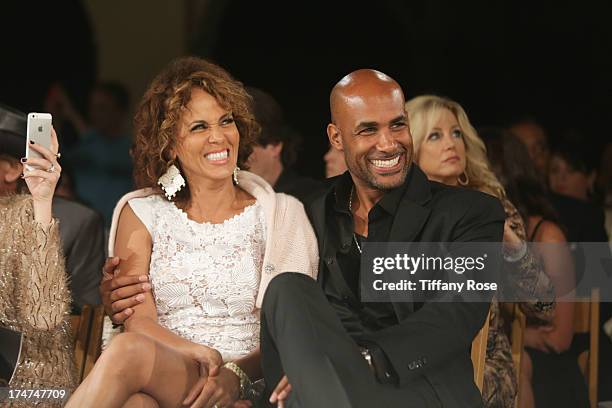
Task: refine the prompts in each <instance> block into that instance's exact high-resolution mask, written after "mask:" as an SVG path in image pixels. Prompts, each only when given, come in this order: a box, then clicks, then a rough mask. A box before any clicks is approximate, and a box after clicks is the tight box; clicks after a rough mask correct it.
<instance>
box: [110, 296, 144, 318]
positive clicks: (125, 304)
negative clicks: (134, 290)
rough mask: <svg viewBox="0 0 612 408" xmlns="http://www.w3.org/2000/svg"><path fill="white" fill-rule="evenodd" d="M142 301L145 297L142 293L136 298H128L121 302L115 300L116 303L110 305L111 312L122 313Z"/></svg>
mask: <svg viewBox="0 0 612 408" xmlns="http://www.w3.org/2000/svg"><path fill="white" fill-rule="evenodd" d="M144 300H145V295H144V294H142V293H140V294H138V295H136V296H130V297H129V298H126V299H121V300H117V301H116V302H113V303H112V305H111V310H112V311H113V314H115V313H120V312H123V311H124V310H125V309H129V308H132V307H134V306H137V305H139V304H141V303H142V302H144Z"/></svg>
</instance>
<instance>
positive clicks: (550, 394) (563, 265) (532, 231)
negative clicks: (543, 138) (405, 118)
mask: <svg viewBox="0 0 612 408" xmlns="http://www.w3.org/2000/svg"><path fill="white" fill-rule="evenodd" d="M481 136H482V138H483V139H484V140H485V142H486V146H487V153H488V157H489V161H490V163H491V165H492V167H493V169H494V170H495V173H496V174H497V177H498V179H499V180H501V181H502V183H503V186H504V189H505V191H506V195H507V197H508V199H509V200H510V201H512V203H514V204H515V205H516V207H517V209H518V211H519V213H520V214H521V217H522V218H523V219H524V220H526V221H527V235H528V237H529V241H530V242H538V243H543V244H556V245H536V246H534V251H535V252H536V253H537V254H538V256H539V257H540V258H541V260H542V263H543V265H544V270H545V271H546V274H547V275H548V276H550V277H551V279H552V281H553V284H554V286H555V294H556V296H557V299H558V302H557V307H556V309H555V315H554V318H553V320H552V321H550V322H548V323H546V324H542V323H541V322H534V321H528V326H527V328H526V330H525V334H524V343H525V348H526V350H527V354H526V355H523V357H522V359H521V365H522V366H523V367H522V369H521V387H522V390H527V391H529V390H531V389H532V390H533V393H531V392H522V394H521V401H520V403H521V405H520V406H521V407H525V408H527V407H538V408H549V407H550V408H557V407H559V408H561V407H568V408H570V407H571V408H582V407H584V408H586V407H588V406H589V401H588V394H587V388H586V384H585V380H584V377H583V375H582V373H581V372H580V369H579V367H578V353H576V352H575V351H573V350H570V345H571V343H572V339H573V336H574V327H573V322H574V303H573V290H574V288H575V278H576V276H575V272H574V267H573V265H574V263H573V259H572V255H571V253H570V251H569V247H568V246H567V245H566V244H567V241H566V239H565V234H564V233H563V231H562V230H561V228H560V226H559V224H558V223H557V222H556V219H557V215H556V212H555V210H554V208H553V207H552V205H551V204H550V203H549V202H548V199H547V196H546V193H545V190H544V186H543V184H542V183H541V180H540V178H539V177H538V173H537V170H536V168H535V166H534V165H533V162H532V161H531V160H530V157H529V153H528V151H527V149H526V148H525V146H524V145H523V144H522V143H521V142H520V141H519V140H517V139H516V138H514V137H513V136H512V135H511V134H509V133H507V132H505V131H503V130H499V129H486V130H483V131H482V132H481ZM530 384H531V387H530Z"/></svg>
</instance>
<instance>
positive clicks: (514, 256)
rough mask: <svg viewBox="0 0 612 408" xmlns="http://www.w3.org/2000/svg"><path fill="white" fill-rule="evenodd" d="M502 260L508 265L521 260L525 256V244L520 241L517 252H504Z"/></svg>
mask: <svg viewBox="0 0 612 408" xmlns="http://www.w3.org/2000/svg"><path fill="white" fill-rule="evenodd" d="M503 252H504V260H505V261H506V262H508V263H514V262H517V261H520V260H521V259H523V257H524V256H525V255H526V254H527V243H526V242H525V241H521V246H520V248H518V249H517V250H514V251H512V253H510V251H506V250H504V251H503Z"/></svg>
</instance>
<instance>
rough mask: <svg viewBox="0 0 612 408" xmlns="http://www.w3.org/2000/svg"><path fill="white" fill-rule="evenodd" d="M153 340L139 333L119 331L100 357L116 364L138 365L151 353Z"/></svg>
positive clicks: (153, 346) (118, 365)
mask: <svg viewBox="0 0 612 408" xmlns="http://www.w3.org/2000/svg"><path fill="white" fill-rule="evenodd" d="M154 348H155V341H154V340H153V339H151V338H150V337H148V336H146V335H144V334H140V333H121V334H119V335H117V336H116V337H115V338H113V340H112V341H111V342H110V344H109V346H108V348H107V349H106V350H105V351H104V352H103V353H102V356H101V357H100V359H101V360H102V359H105V360H110V361H109V363H110V364H112V365H114V366H116V367H120V366H131V365H134V364H137V365H140V364H142V363H143V362H144V360H145V359H147V358H149V357H150V356H152V355H153V352H154Z"/></svg>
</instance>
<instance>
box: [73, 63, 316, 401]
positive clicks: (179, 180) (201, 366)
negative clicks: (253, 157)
mask: <svg viewBox="0 0 612 408" xmlns="http://www.w3.org/2000/svg"><path fill="white" fill-rule="evenodd" d="M135 129H136V135H135V141H134V148H133V152H132V155H133V158H134V169H135V179H136V183H137V185H138V187H140V188H141V190H138V191H136V192H132V193H130V194H128V195H127V196H125V197H124V198H123V199H122V200H120V202H119V204H118V205H117V207H116V209H115V215H114V222H113V226H112V228H111V238H110V241H109V249H110V250H111V254H112V253H114V254H116V255H117V256H119V257H120V258H121V265H120V270H121V271H120V275H135V276H139V275H140V276H143V282H145V281H147V280H149V281H150V282H151V285H152V287H153V291H152V292H146V293H145V294H143V295H142V297H141V303H140V304H139V305H137V306H136V307H134V308H133V313H132V315H130V317H129V318H128V319H127V320H126V321H125V331H126V333H123V334H120V335H118V336H117V337H115V338H114V339H113V340H112V342H111V343H110V345H109V347H108V349H107V350H106V351H105V352H104V353H103V354H102V356H101V358H100V360H99V361H98V362H97V363H96V365H95V367H94V369H93V370H92V372H91V373H90V375H89V376H88V377H87V379H86V380H85V381H84V382H83V384H82V385H81V386H80V387H79V388H78V389H77V391H76V392H75V394H74V396H73V398H72V399H71V400H70V401H69V403H68V407H83V406H97V407H124V406H147V407H156V406H161V407H166V406H178V405H180V404H192V403H196V404H198V406H206V407H214V406H217V407H226V406H232V405H233V404H234V403H235V402H236V401H237V400H240V399H247V398H248V394H249V390H248V387H249V384H250V382H251V381H254V380H257V379H259V378H261V372H260V371H261V368H260V366H261V365H260V352H259V325H260V320H259V308H260V307H261V302H262V299H263V295H264V292H265V290H266V287H267V284H268V283H269V282H270V280H271V279H272V278H273V277H274V276H276V275H277V274H279V273H281V272H283V271H294V272H301V273H304V274H308V275H310V276H312V277H315V276H316V270H317V264H318V254H317V245H316V239H315V236H314V232H313V230H312V227H311V226H310V223H309V222H308V219H307V218H306V214H305V212H304V209H303V206H302V204H301V203H299V201H297V200H296V199H294V198H292V197H289V196H286V195H284V194H275V193H274V191H273V190H272V188H271V187H270V185H268V184H267V183H266V182H265V181H264V180H263V179H261V178H260V177H258V176H256V175H254V174H252V173H249V172H246V171H240V170H239V168H238V166H241V165H243V163H244V162H245V161H246V159H247V157H248V156H249V154H250V152H251V148H252V145H253V143H254V141H255V140H256V136H257V132H258V125H257V123H256V122H255V121H254V119H253V115H252V113H251V111H250V97H249V96H248V94H247V93H246V91H245V90H244V88H243V86H242V84H241V83H239V82H237V81H236V80H234V79H233V78H232V77H231V76H230V75H229V74H228V73H227V72H225V71H224V70H223V69H222V68H220V67H218V66H217V65H214V64H212V63H210V62H207V61H205V60H202V59H199V58H193V57H186V58H180V59H178V60H176V61H174V62H172V63H171V64H170V65H169V66H168V67H167V68H166V69H164V70H163V71H162V72H161V73H160V74H159V75H158V76H157V78H155V79H154V80H153V83H152V84H151V85H150V87H149V89H148V90H147V92H146V93H145V95H144V97H143V100H142V103H141V105H140V108H139V110H138V112H137V114H136V117H135ZM147 275H148V278H147Z"/></svg>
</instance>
